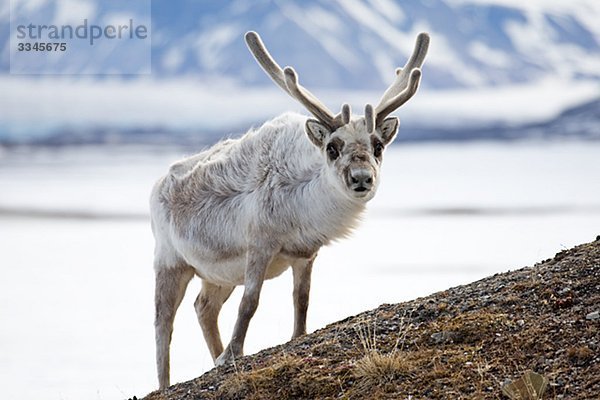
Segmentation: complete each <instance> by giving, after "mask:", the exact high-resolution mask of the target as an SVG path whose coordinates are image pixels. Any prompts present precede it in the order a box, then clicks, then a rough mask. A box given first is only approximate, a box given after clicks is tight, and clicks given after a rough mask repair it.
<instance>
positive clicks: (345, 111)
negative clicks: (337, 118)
mask: <svg viewBox="0 0 600 400" xmlns="http://www.w3.org/2000/svg"><path fill="white" fill-rule="evenodd" d="M350 113H351V111H350V105H349V104H343V105H342V122H343V123H344V125H346V124H349V123H350Z"/></svg>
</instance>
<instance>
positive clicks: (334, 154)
mask: <svg viewBox="0 0 600 400" xmlns="http://www.w3.org/2000/svg"><path fill="white" fill-rule="evenodd" d="M326 150H327V156H328V157H329V159H330V160H331V161H333V160H335V159H336V158H338V157H339V156H340V152H339V151H338V149H337V148H336V147H335V145H334V144H333V143H329V144H328V145H327V149H326Z"/></svg>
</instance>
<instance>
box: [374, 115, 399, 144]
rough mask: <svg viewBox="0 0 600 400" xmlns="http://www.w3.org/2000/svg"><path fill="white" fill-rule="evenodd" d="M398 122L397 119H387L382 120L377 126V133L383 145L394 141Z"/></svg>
mask: <svg viewBox="0 0 600 400" xmlns="http://www.w3.org/2000/svg"><path fill="white" fill-rule="evenodd" d="M399 124H400V121H399V120H398V118H397V117H388V118H386V119H384V120H383V122H382V123H381V125H380V126H379V132H380V133H381V140H382V141H383V144H384V145H385V146H387V145H388V144H389V143H391V142H392V140H394V138H395V137H396V133H397V132H398V125H399Z"/></svg>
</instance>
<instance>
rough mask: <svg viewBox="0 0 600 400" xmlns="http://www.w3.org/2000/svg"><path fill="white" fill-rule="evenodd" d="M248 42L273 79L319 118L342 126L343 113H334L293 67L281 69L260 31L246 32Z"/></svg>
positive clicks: (255, 56) (263, 67) (252, 51)
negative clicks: (300, 78) (305, 84)
mask: <svg viewBox="0 0 600 400" xmlns="http://www.w3.org/2000/svg"><path fill="white" fill-rule="evenodd" d="M245 38H246V44H247V45H248V48H249V49H250V52H251V53H252V55H253V56H254V58H255V59H256V61H257V62H258V63H259V64H260V66H261V67H262V69H263V70H264V71H265V72H266V73H267V75H269V76H270V77H271V79H272V80H273V81H274V82H275V83H276V84H277V85H278V86H279V87H281V88H282V89H283V90H285V91H286V92H287V93H288V94H289V95H290V96H292V97H293V98H295V99H296V100H298V101H299V102H300V103H301V104H302V105H303V106H304V107H306V109H307V110H308V111H310V112H311V113H312V114H313V115H314V116H315V117H317V119H319V120H320V121H321V122H322V123H324V124H325V125H327V126H328V127H329V128H330V129H332V130H335V129H337V128H338V127H340V126H342V125H343V123H342V115H341V114H337V115H333V113H332V112H331V111H330V110H329V109H328V108H327V107H326V106H325V105H324V104H323V103H322V102H321V101H320V100H319V99H317V97H316V96H315V95H313V94H312V93H311V92H309V91H308V90H307V89H306V88H304V87H303V86H301V85H300V84H299V83H298V75H297V74H296V71H294V69H293V68H292V67H285V69H283V70H282V69H281V67H280V66H279V64H277V62H275V60H274V59H273V57H272V56H271V54H269V52H268V51H267V48H266V47H265V45H264V43H263V42H262V40H261V39H260V36H259V35H258V33H256V32H254V31H250V32H247V33H246V36H245Z"/></svg>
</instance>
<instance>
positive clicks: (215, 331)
mask: <svg viewBox="0 0 600 400" xmlns="http://www.w3.org/2000/svg"><path fill="white" fill-rule="evenodd" d="M234 288H235V287H234V286H218V285H214V284H212V283H209V282H207V281H205V280H203V281H202V290H200V294H198V297H197V298H196V301H195V302H194V307H195V309H196V314H197V315H198V322H199V323H200V327H201V328H202V333H203V334H204V340H206V344H207V345H208V350H209V351H210V354H211V356H212V358H213V361H215V360H216V359H217V357H218V356H219V355H220V354H221V353H223V342H222V341H221V334H220V333H219V325H218V320H219V312H220V311H221V307H222V306H223V303H225V302H226V301H227V299H228V298H229V296H231V293H232V292H233V289H234Z"/></svg>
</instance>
